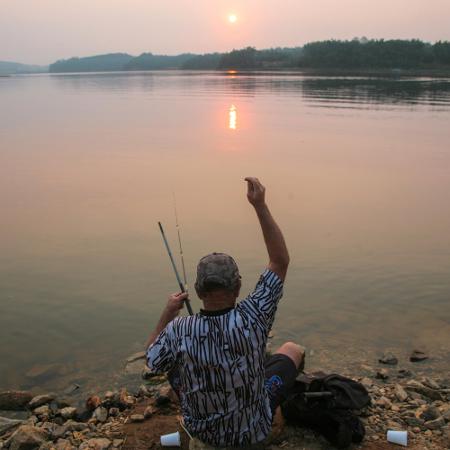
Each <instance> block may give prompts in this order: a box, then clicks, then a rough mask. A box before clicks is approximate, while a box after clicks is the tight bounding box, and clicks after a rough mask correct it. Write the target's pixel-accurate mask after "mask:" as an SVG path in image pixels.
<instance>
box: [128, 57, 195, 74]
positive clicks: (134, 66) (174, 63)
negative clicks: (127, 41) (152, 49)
mask: <svg viewBox="0 0 450 450" xmlns="http://www.w3.org/2000/svg"><path fill="white" fill-rule="evenodd" d="M194 56H197V55H193V54H192V53H182V54H181V55H176V56H169V55H154V54H153V53H142V55H140V56H138V57H136V58H133V59H132V60H131V61H129V62H128V63H127V64H126V66H125V70H168V69H181V68H182V67H183V64H185V63H186V61H189V60H190V59H192V58H193V57H194Z"/></svg>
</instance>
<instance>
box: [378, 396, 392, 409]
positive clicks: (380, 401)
mask: <svg viewBox="0 0 450 450" xmlns="http://www.w3.org/2000/svg"><path fill="white" fill-rule="evenodd" d="M375 403H376V404H377V405H378V406H382V407H383V408H385V409H391V406H392V402H391V401H390V400H389V399H388V398H387V397H380V398H379V399H378V400H377V401H376V402H375Z"/></svg>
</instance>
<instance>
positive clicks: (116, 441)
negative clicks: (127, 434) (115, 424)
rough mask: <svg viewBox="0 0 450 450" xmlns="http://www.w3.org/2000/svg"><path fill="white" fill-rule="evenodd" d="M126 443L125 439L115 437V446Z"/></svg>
mask: <svg viewBox="0 0 450 450" xmlns="http://www.w3.org/2000/svg"><path fill="white" fill-rule="evenodd" d="M123 443H124V440H123V439H114V440H113V447H120V446H121V445H122V444H123Z"/></svg>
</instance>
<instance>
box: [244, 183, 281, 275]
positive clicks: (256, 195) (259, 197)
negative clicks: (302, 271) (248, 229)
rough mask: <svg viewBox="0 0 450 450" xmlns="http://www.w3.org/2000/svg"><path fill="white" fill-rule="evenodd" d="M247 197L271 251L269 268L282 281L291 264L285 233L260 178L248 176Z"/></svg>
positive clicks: (269, 251)
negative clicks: (269, 204) (267, 202)
mask: <svg viewBox="0 0 450 450" xmlns="http://www.w3.org/2000/svg"><path fill="white" fill-rule="evenodd" d="M245 181H246V182H247V188H248V189H247V198H248V201H249V202H250V203H251V204H252V205H253V206H254V208H255V211H256V215H257V216H258V219H259V223H260V225H261V229H262V232H263V236H264V241H265V243H266V247H267V252H268V253H269V266H268V267H269V269H270V270H271V271H272V272H275V273H276V274H277V275H278V276H279V277H280V278H281V280H282V281H284V278H285V276H286V272H287V268H288V265H289V253H288V251H287V248H286V243H285V242H284V237H283V234H282V233H281V230H280V228H279V227H278V225H277V224H276V222H275V220H273V217H272V214H270V211H269V208H268V207H267V205H266V201H265V191H266V189H265V187H264V186H263V185H262V184H261V183H260V182H259V180H258V178H253V177H247V178H246V179H245Z"/></svg>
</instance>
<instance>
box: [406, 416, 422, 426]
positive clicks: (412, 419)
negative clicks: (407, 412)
mask: <svg viewBox="0 0 450 450" xmlns="http://www.w3.org/2000/svg"><path fill="white" fill-rule="evenodd" d="M403 420H404V421H405V422H406V423H407V424H408V425H409V426H410V427H421V426H422V425H423V424H424V422H423V420H421V419H418V418H417V417H404V418H403Z"/></svg>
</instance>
